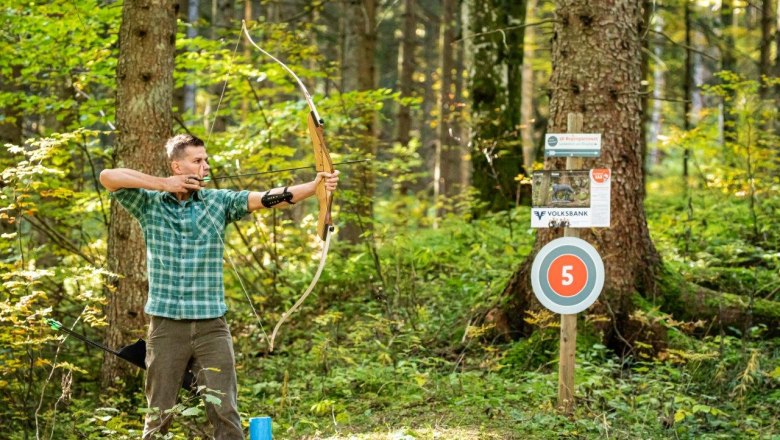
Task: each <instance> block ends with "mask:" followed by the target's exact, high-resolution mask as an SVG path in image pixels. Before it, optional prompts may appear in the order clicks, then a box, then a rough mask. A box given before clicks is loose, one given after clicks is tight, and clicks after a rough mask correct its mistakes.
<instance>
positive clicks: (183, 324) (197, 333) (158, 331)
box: [143, 316, 244, 440]
mask: <svg viewBox="0 0 780 440" xmlns="http://www.w3.org/2000/svg"><path fill="white" fill-rule="evenodd" d="M190 358H193V359H194V361H195V362H194V364H193V370H192V371H193V374H194V375H195V381H196V384H195V385H196V386H200V385H204V386H206V387H207V388H208V389H209V390H216V391H218V392H219V394H217V393H216V392H215V391H211V392H210V391H209V390H206V391H205V392H206V393H209V394H213V395H215V396H216V397H219V398H220V399H221V400H222V402H221V404H219V405H214V404H211V403H208V402H206V404H205V405H206V414H207V415H208V418H209V420H210V421H211V424H212V425H213V426H214V438H215V439H216V440H239V439H240V440H243V439H244V433H243V429H242V428H241V418H240V416H239V415H238V404H237V401H236V400H237V390H236V366H235V358H234V356H233V340H232V339H231V337H230V329H229V328H228V326H227V322H226V321H225V318H224V317H222V318H215V319H203V320H191V319H190V320H174V319H168V318H161V317H157V316H152V317H151V322H150V323H149V333H148V336H147V342H146V366H147V368H146V400H147V402H148V404H149V408H151V409H152V411H151V412H150V413H149V414H147V415H146V420H145V424H144V434H143V438H144V440H147V439H152V438H154V435H155V433H159V434H164V433H165V432H167V430H168V427H169V426H170V424H171V420H172V419H173V415H172V414H165V410H167V409H170V408H173V406H174V405H176V398H177V396H178V393H179V389H180V387H181V382H182V377H183V375H184V371H185V369H186V368H187V363H188V362H189V360H190Z"/></svg>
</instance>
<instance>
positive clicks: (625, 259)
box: [504, 0, 659, 353]
mask: <svg viewBox="0 0 780 440" xmlns="http://www.w3.org/2000/svg"><path fill="white" fill-rule="evenodd" d="M556 6H557V9H556V22H555V28H554V33H553V37H552V38H553V48H552V52H553V53H552V62H553V71H552V77H551V79H550V90H551V91H552V96H551V101H550V122H549V126H548V131H549V132H556V133H560V132H564V131H566V122H567V114H568V113H570V112H579V113H583V114H584V126H583V131H584V132H587V133H602V145H603V146H602V153H601V157H600V158H598V159H587V160H585V167H586V168H591V167H593V166H598V167H608V168H611V169H612V176H613V177H612V179H613V180H612V220H611V227H609V228H604V229H588V230H583V231H582V232H581V236H582V238H583V239H585V240H587V241H588V242H590V243H592V244H593V245H594V246H595V247H596V248H597V249H598V251H599V253H600V254H601V257H602V259H603V260H604V266H605V270H606V279H605V285H604V290H603V291H602V293H601V296H600V298H599V301H598V302H597V303H596V304H595V305H594V306H593V307H592V308H591V310H590V312H592V313H597V314H601V315H604V316H605V317H606V318H607V321H606V322H605V323H604V324H603V327H602V329H603V331H604V339H605V342H607V343H608V345H609V346H611V347H613V348H616V349H618V352H619V353H624V352H625V351H624V350H625V349H627V348H628V345H629V344H630V342H631V341H632V340H633V339H635V338H636V337H638V335H637V334H636V332H637V330H636V329H637V327H635V326H632V323H631V321H630V314H631V312H632V310H633V304H632V300H631V295H632V294H634V293H636V292H640V293H642V294H646V295H651V294H652V293H653V292H654V288H655V282H654V275H655V273H654V272H655V268H656V267H657V265H658V263H659V257H658V255H657V253H656V251H655V248H654V246H653V243H652V241H651V240H650V234H649V232H648V228H647V222H646V219H645V211H644V206H643V201H644V197H645V189H644V186H643V184H642V182H643V173H644V170H643V166H642V155H641V151H642V140H641V138H640V136H641V133H642V130H641V128H640V124H641V108H642V107H641V105H642V104H641V93H640V92H641V88H640V81H641V79H642V77H641V73H642V67H641V62H642V57H641V55H640V51H641V41H640V34H639V31H640V29H642V23H641V22H642V6H641V2H635V1H631V0H616V1H607V0H595V1H594V0H591V1H588V0H558V1H556ZM545 168H546V169H562V168H563V162H562V160H561V159H557V160H547V161H546V162H545ZM560 235H561V231H560V230H555V229H542V230H540V231H539V232H538V234H537V237H536V243H535V245H534V252H533V253H532V254H531V255H530V256H529V258H528V259H527V260H526V261H525V262H524V263H523V264H521V266H520V267H519V268H518V270H517V272H516V273H515V274H514V276H513V277H512V279H511V280H510V282H509V283H508V284H507V286H506V288H505V290H504V294H505V295H508V297H509V298H508V299H509V301H508V308H507V310H506V311H507V312H508V316H509V317H511V320H512V327H513V330H515V331H525V330H527V329H526V328H525V327H524V326H525V324H524V323H523V316H524V312H525V311H526V310H528V309H532V308H538V307H539V305H538V302H537V300H536V298H535V297H534V294H533V292H532V290H531V283H530V267H531V264H532V262H533V257H534V256H535V255H536V251H538V249H540V248H541V247H542V246H543V245H544V244H546V243H548V242H549V241H550V240H552V239H553V238H557V237H559V236H560ZM626 342H628V344H627V343H626Z"/></svg>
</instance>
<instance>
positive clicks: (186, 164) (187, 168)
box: [171, 147, 211, 179]
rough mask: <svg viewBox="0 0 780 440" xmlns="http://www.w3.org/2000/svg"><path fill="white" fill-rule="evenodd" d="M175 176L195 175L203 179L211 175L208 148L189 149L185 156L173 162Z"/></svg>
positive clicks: (185, 151)
mask: <svg viewBox="0 0 780 440" xmlns="http://www.w3.org/2000/svg"><path fill="white" fill-rule="evenodd" d="M171 169H172V170H173V174H177V175H181V174H194V175H196V176H198V177H200V178H201V179H202V178H204V177H206V176H207V175H208V174H209V170H210V169H211V167H210V166H209V155H208V154H206V147H187V148H185V149H184V154H183V155H182V156H181V157H180V158H178V159H176V160H174V161H173V162H171Z"/></svg>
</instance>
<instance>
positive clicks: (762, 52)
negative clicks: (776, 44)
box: [758, 0, 777, 99]
mask: <svg viewBox="0 0 780 440" xmlns="http://www.w3.org/2000/svg"><path fill="white" fill-rule="evenodd" d="M775 1H777V0H762V2H761V44H760V45H759V61H758V74H759V77H760V78H761V81H763V78H764V77H767V78H768V77H770V76H771V75H772V59H771V54H772V38H773V36H774V35H773V34H774V33H775V32H777V26H776V24H775V21H776V17H775V14H776V13H777V11H776V10H775V6H776V5H775ZM760 93H761V99H769V97H770V93H771V89H770V88H769V87H768V86H765V85H762V86H761V89H760Z"/></svg>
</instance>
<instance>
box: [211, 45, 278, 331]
mask: <svg viewBox="0 0 780 440" xmlns="http://www.w3.org/2000/svg"><path fill="white" fill-rule="evenodd" d="M240 45H241V33H239V34H238V39H237V40H236V47H235V48H234V49H233V56H232V57H231V58H230V64H229V66H228V71H227V73H226V74H225V81H224V83H223V84H222V92H221V93H220V95H219V100H218V101H217V108H216V110H214V119H213V120H212V121H211V127H210V128H209V132H208V135H207V136H206V145H209V141H210V140H211V135H212V134H213V133H214V126H215V125H216V123H217V118H218V117H219V108H220V107H221V106H222V100H223V99H224V97H225V91H226V90H227V83H228V80H229V79H230V75H231V73H233V62H234V60H235V58H236V54H237V53H238V47H239V46H240ZM205 211H206V215H207V216H208V218H209V220H210V221H211V224H212V226H213V227H214V229H215V230H216V231H217V237H218V238H219V241H220V243H222V247H223V249H225V252H224V256H225V258H226V259H227V261H228V263H229V264H230V267H231V268H232V270H233V273H235V274H236V278H238V284H239V285H240V286H241V291H243V292H244V296H245V297H246V299H247V302H248V303H249V307H250V308H251V309H252V313H253V314H254V316H255V319H256V320H257V324H258V325H259V326H260V331H261V332H262V333H263V338H265V340H266V342H268V341H269V339H268V333H266V331H265V328H264V327H263V322H262V320H261V319H260V315H259V314H258V313H257V309H256V308H255V304H254V302H253V301H252V297H251V296H250V295H249V291H247V289H246V286H245V285H244V279H243V278H241V275H240V274H239V273H238V269H237V268H236V264H235V263H234V262H233V258H232V257H231V256H230V253H229V252H228V249H227V245H226V244H225V241H224V240H223V239H222V234H220V233H219V228H218V227H217V222H216V221H214V218H213V217H212V216H211V213H210V212H209V210H208V209H205Z"/></svg>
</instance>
